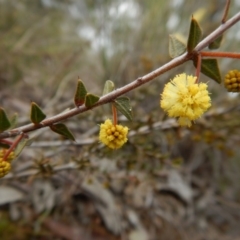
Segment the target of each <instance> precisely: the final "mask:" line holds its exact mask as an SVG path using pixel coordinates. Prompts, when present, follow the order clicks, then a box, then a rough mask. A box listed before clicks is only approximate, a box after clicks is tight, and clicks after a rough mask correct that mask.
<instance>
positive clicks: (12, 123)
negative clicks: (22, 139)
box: [10, 113, 18, 128]
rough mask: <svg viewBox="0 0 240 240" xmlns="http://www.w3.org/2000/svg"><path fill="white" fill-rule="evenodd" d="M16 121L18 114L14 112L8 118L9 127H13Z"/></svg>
mask: <svg viewBox="0 0 240 240" xmlns="http://www.w3.org/2000/svg"><path fill="white" fill-rule="evenodd" d="M17 121H18V114H17V113H14V115H13V116H12V117H11V118H10V123H11V128H15V127H16V125H17Z"/></svg>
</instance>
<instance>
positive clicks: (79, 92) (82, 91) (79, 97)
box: [74, 79, 87, 107]
mask: <svg viewBox="0 0 240 240" xmlns="http://www.w3.org/2000/svg"><path fill="white" fill-rule="evenodd" d="M86 95H87V90H86V87H85V85H84V83H83V82H82V80H81V79H78V83H77V89H76V92H75V96H74V102H75V105H76V106H77V107H78V106H81V105H83V104H84V102H85V97H86Z"/></svg>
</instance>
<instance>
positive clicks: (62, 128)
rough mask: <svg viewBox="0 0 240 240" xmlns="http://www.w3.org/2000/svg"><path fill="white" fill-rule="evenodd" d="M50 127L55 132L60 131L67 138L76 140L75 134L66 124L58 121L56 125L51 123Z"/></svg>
mask: <svg viewBox="0 0 240 240" xmlns="http://www.w3.org/2000/svg"><path fill="white" fill-rule="evenodd" d="M50 128H51V130H52V131H53V132H55V133H58V134H60V135H62V136H64V137H65V138H68V139H70V140H73V141H75V138H74V136H73V134H72V133H71V132H70V130H69V129H68V128H67V127H66V125H65V124H63V123H56V124H54V125H51V126H50Z"/></svg>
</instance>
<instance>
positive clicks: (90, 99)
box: [85, 93, 99, 108]
mask: <svg viewBox="0 0 240 240" xmlns="http://www.w3.org/2000/svg"><path fill="white" fill-rule="evenodd" d="M98 100H99V97H98V96H96V95H94V94H91V93H88V94H87V95H86V98H85V105H86V107H88V108H89V107H92V106H93V105H94V104H95V103H97V102H98Z"/></svg>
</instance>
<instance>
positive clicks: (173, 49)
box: [169, 35, 186, 58]
mask: <svg viewBox="0 0 240 240" xmlns="http://www.w3.org/2000/svg"><path fill="white" fill-rule="evenodd" d="M185 51H186V45H185V44H184V43H183V42H181V41H180V40H179V39H178V38H176V37H175V36H173V35H169V55H170V57H171V58H175V57H178V56H180V55H181V54H183V53H184V52H185Z"/></svg>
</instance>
